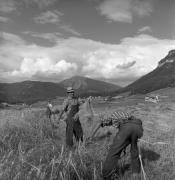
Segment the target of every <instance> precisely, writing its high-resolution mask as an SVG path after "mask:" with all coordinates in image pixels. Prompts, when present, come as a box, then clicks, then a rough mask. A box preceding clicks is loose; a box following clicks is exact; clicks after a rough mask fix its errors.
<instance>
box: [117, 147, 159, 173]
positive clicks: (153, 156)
mask: <svg viewBox="0 0 175 180" xmlns="http://www.w3.org/2000/svg"><path fill="white" fill-rule="evenodd" d="M141 155H142V161H143V165H145V163H144V161H145V160H148V161H157V160H158V159H159V158H160V154H158V153H156V152H154V151H152V150H150V149H144V148H142V149H141ZM130 170H131V164H129V163H126V164H122V165H121V168H120V173H121V174H122V175H124V174H125V172H127V171H130Z"/></svg>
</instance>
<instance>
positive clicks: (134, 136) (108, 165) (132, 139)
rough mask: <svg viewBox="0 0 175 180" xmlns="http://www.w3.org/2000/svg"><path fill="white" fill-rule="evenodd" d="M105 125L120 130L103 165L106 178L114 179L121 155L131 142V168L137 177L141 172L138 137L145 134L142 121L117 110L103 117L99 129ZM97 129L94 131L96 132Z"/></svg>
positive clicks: (106, 179) (108, 179) (107, 179)
mask: <svg viewBox="0 0 175 180" xmlns="http://www.w3.org/2000/svg"><path fill="white" fill-rule="evenodd" d="M105 126H114V127H116V128H119V131H118V133H117V135H116V137H115V138H114V140H113V143H112V145H111V146H110V149H109V152H108V155H107V157H106V160H105V162H104V165H103V171H102V173H103V178H104V180H111V179H112V176H113V175H114V174H115V173H114V172H115V171H116V170H117V169H118V167H117V162H118V160H119V158H120V155H121V153H122V151H124V150H125V148H126V147H127V146H128V145H129V144H130V145H131V149H130V153H131V168H132V173H133V177H134V178H135V179H136V178H137V177H139V173H140V161H139V152H138V146H137V141H138V138H141V137H142V135H143V128H142V121H141V120H140V119H137V118H135V117H134V116H131V115H130V114H129V113H127V112H119V111H115V112H113V113H112V114H110V115H108V116H107V117H103V118H102V119H101V122H100V124H99V126H97V129H98V128H99V127H105ZM97 129H95V131H94V132H96V131H97ZM93 135H94V133H93Z"/></svg>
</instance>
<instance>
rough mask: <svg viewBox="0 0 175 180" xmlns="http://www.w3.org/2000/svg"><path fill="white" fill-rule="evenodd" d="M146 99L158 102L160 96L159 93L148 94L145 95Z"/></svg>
mask: <svg viewBox="0 0 175 180" xmlns="http://www.w3.org/2000/svg"><path fill="white" fill-rule="evenodd" d="M145 101H149V102H153V103H157V102H158V101H159V96H158V95H152V94H150V95H147V96H146V97H145Z"/></svg>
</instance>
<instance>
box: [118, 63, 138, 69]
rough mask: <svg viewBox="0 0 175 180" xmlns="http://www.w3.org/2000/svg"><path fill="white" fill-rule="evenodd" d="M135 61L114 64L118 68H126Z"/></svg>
mask: <svg viewBox="0 0 175 180" xmlns="http://www.w3.org/2000/svg"><path fill="white" fill-rule="evenodd" d="M135 63H136V61H132V62H128V63H123V64H118V65H117V66H116V68H118V69H128V68H130V67H132V66H134V64H135Z"/></svg>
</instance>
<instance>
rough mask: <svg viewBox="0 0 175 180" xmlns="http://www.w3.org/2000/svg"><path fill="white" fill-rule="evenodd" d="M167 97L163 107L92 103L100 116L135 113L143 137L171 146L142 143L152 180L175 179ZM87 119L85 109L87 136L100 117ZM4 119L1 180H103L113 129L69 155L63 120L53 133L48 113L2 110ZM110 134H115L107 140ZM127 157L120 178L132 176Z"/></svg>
mask: <svg viewBox="0 0 175 180" xmlns="http://www.w3.org/2000/svg"><path fill="white" fill-rule="evenodd" d="M167 98H168V97H167ZM167 98H163V99H161V101H160V102H159V104H152V103H148V102H144V101H143V99H142V98H138V99H137V97H136V96H134V97H132V98H130V99H124V100H121V102H118V103H110V104H94V105H93V107H94V111H95V112H96V113H101V112H106V113H108V112H109V111H112V110H114V109H122V110H128V111H132V112H133V113H134V114H135V115H137V116H138V117H140V118H141V119H142V120H143V124H144V129H145V130H144V136H143V138H142V139H144V140H146V141H149V142H166V143H168V145H163V144H159V145H150V144H146V143H144V142H141V143H140V146H141V149H142V157H143V162H144V168H145V172H146V174H147V177H148V179H150V180H165V179H166V180H171V179H172V180H173V179H175V164H174V162H175V150H174V149H175V136H174V135H175V130H174V128H175V125H174V119H175V102H173V101H172V99H173V98H172V97H171V98H168V99H167ZM85 115H86V113H85V112H83V111H82V116H81V122H82V125H83V128H84V133H85V136H86V137H87V136H89V134H90V132H91V130H92V127H93V126H94V125H95V124H96V123H97V121H98V119H97V118H95V120H94V121H95V122H93V124H91V123H90V122H89V121H87V119H86V117H85ZM0 119H1V131H0V136H1V141H0V179H3V180H11V179H17V180H18V179H31V180H32V179H43V180H46V179H47V180H48V179H56V178H57V179H62V180H68V179H71V180H72V179H85V180H90V179H94V180H95V179H99V180H100V179H101V177H100V176H101V164H102V162H103V161H104V159H105V156H106V154H107V149H108V148H109V144H110V143H111V142H112V139H113V137H114V135H115V132H116V130H115V129H113V128H112V127H111V128H104V129H101V130H100V131H99V132H98V133H97V136H96V138H95V140H94V143H93V144H89V145H88V146H86V145H85V144H83V145H81V146H80V147H79V149H78V151H74V152H73V153H72V154H70V153H68V151H67V150H66V149H65V147H64V138H65V137H64V135H65V124H64V123H63V122H61V123H60V128H59V129H58V130H57V131H54V133H53V131H52V129H51V127H50V124H49V122H48V120H47V119H46V117H45V114H44V109H42V108H39V107H38V108H37V107H35V108H32V109H23V110H2V111H0ZM109 131H110V132H111V133H112V135H111V136H107V135H109V134H110V133H109ZM129 157H130V156H129V148H128V149H127V155H126V156H125V157H124V158H122V160H121V161H120V165H121V167H122V168H121V170H120V174H121V176H123V177H121V179H122V180H125V179H127V178H128V177H130V174H131V172H130V167H129V168H127V167H128V166H126V165H127V164H129V162H130V158H129ZM124 169H125V171H124ZM70 177H71V178H70Z"/></svg>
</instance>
